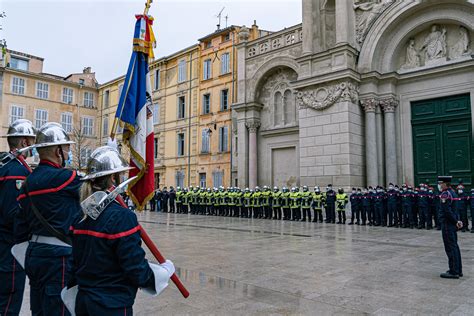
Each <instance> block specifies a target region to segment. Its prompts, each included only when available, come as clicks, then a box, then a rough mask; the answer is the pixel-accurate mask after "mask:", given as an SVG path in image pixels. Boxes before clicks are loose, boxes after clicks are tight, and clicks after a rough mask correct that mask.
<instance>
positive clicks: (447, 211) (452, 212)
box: [438, 176, 463, 279]
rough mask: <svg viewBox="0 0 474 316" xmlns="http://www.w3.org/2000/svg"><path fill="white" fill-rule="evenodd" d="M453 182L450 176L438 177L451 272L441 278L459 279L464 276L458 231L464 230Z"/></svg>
mask: <svg viewBox="0 0 474 316" xmlns="http://www.w3.org/2000/svg"><path fill="white" fill-rule="evenodd" d="M451 180H452V177H450V176H439V177H438V190H439V191H440V192H441V194H440V195H439V200H440V201H439V203H440V204H439V223H440V225H441V232H442V236H443V243H444V250H445V251H446V255H447V256H448V264H449V270H448V271H446V272H445V273H441V275H440V277H442V278H446V279H459V277H462V276H463V274H462V263H461V251H460V250H459V246H458V235H457V230H458V229H461V228H462V221H460V218H459V214H457V213H456V208H455V204H456V203H455V201H456V199H457V198H458V197H457V195H456V193H455V192H454V190H453V189H452V188H451Z"/></svg>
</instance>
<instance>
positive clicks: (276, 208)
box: [272, 186, 282, 220]
mask: <svg viewBox="0 0 474 316" xmlns="http://www.w3.org/2000/svg"><path fill="white" fill-rule="evenodd" d="M281 195H282V192H281V191H280V190H279V189H278V187H276V186H275V187H273V192H272V209H273V219H277V220H281Z"/></svg>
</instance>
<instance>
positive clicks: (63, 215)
mask: <svg viewBox="0 0 474 316" xmlns="http://www.w3.org/2000/svg"><path fill="white" fill-rule="evenodd" d="M73 143H74V142H72V141H70V140H69V136H68V135H67V133H66V132H65V131H64V129H63V128H62V127H61V125H59V124H58V123H46V124H44V125H43V126H42V127H41V128H40V129H39V130H38V132H37V134H36V144H35V148H36V150H37V151H38V153H39V157H40V162H39V165H38V167H36V169H35V170H34V171H33V172H32V173H31V174H30V175H29V176H28V177H27V179H26V180H25V183H24V184H23V186H22V188H21V191H20V195H19V197H18V200H19V203H20V207H21V209H20V211H19V212H18V216H17V218H16V220H17V230H16V232H15V238H16V242H17V243H20V244H18V245H16V246H15V247H14V248H16V247H20V248H22V247H23V246H24V245H27V248H26V247H24V248H22V249H26V253H25V252H23V253H22V254H21V255H18V253H17V256H16V257H17V259H18V258H19V257H20V258H21V257H23V258H25V259H24V265H25V267H26V269H25V272H26V275H27V276H28V279H29V280H30V309H31V313H32V314H33V315H64V314H67V310H66V308H65V306H64V304H63V303H62V301H61V297H60V293H61V289H62V287H63V286H64V285H65V284H67V282H68V281H69V279H70V278H71V269H72V257H71V255H72V248H71V240H70V237H69V228H70V227H71V225H73V224H75V223H76V222H77V221H78V220H80V217H81V213H82V212H81V206H80V204H79V189H80V187H81V184H82V183H81V181H80V179H79V176H78V175H77V173H76V171H72V170H68V169H65V168H64V167H65V165H66V161H67V160H68V153H69V151H70V146H71V144H73ZM28 241H29V242H28ZM14 248H13V249H12V252H16V251H14ZM18 261H20V260H18Z"/></svg>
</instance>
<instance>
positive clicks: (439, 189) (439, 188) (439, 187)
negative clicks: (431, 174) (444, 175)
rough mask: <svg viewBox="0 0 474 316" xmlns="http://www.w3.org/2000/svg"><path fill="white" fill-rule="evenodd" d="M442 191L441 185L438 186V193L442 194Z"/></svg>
mask: <svg viewBox="0 0 474 316" xmlns="http://www.w3.org/2000/svg"><path fill="white" fill-rule="evenodd" d="M441 190H442V189H441V184H438V191H440V192H441Z"/></svg>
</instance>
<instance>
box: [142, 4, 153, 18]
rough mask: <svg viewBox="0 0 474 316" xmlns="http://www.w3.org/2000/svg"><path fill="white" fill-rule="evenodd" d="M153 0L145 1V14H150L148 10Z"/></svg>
mask: <svg viewBox="0 0 474 316" xmlns="http://www.w3.org/2000/svg"><path fill="white" fill-rule="evenodd" d="M152 2H153V0H147V1H146V3H145V10H144V11H143V15H148V10H150V6H151V4H152Z"/></svg>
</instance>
